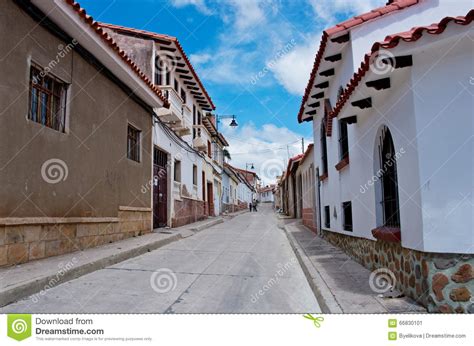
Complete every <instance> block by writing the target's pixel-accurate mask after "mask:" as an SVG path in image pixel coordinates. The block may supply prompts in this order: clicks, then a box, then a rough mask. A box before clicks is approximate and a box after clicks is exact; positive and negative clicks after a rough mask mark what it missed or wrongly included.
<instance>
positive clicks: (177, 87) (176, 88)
mask: <svg viewBox="0 0 474 346" xmlns="http://www.w3.org/2000/svg"><path fill="white" fill-rule="evenodd" d="M174 90H175V91H176V92H177V93H179V82H178V80H177V79H176V78H175V79H174Z"/></svg>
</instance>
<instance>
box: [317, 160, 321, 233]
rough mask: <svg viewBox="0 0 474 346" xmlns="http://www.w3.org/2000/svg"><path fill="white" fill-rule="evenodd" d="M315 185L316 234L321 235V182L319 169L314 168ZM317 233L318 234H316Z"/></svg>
mask: <svg viewBox="0 0 474 346" xmlns="http://www.w3.org/2000/svg"><path fill="white" fill-rule="evenodd" d="M316 183H317V185H318V189H317V191H318V192H317V201H318V230H317V231H316V234H317V233H319V235H321V230H322V223H321V180H320V179H319V167H318V168H316ZM318 231H319V232H318Z"/></svg>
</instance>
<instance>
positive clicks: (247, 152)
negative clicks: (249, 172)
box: [222, 122, 312, 184]
mask: <svg viewBox="0 0 474 346" xmlns="http://www.w3.org/2000/svg"><path fill="white" fill-rule="evenodd" d="M223 125H224V126H222V128H223V133H224V136H225V137H226V139H227V141H228V142H229V144H230V146H229V151H230V155H231V157H232V160H231V161H230V164H231V165H233V166H235V167H238V168H243V169H245V168H246V164H248V163H252V164H254V166H255V170H254V171H255V172H256V173H257V174H258V175H259V176H260V178H261V179H263V181H264V183H265V184H270V183H274V182H275V181H276V180H275V177H276V176H277V175H280V174H281V173H282V171H283V170H285V169H286V165H287V163H288V157H292V156H294V155H297V154H301V151H302V148H301V137H302V136H301V135H300V134H299V133H296V132H293V131H291V130H290V129H288V128H286V127H278V126H276V125H274V124H264V125H263V126H261V127H256V126H255V125H254V124H253V123H251V122H250V123H246V124H244V125H243V126H239V127H238V128H231V127H229V126H228V125H226V124H223ZM310 142H312V139H311V138H305V146H307V145H308V144H309V143H310ZM262 158H265V159H264V160H262Z"/></svg>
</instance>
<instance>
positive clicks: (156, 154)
mask: <svg viewBox="0 0 474 346" xmlns="http://www.w3.org/2000/svg"><path fill="white" fill-rule="evenodd" d="M167 163H168V154H167V153H165V152H164V151H163V150H160V149H158V148H157V147H154V148H153V164H155V165H157V166H159V167H161V168H166V165H167Z"/></svg>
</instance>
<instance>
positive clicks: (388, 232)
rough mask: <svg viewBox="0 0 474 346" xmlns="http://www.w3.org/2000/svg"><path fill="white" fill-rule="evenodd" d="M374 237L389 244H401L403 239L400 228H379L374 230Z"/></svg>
mask: <svg viewBox="0 0 474 346" xmlns="http://www.w3.org/2000/svg"><path fill="white" fill-rule="evenodd" d="M372 235H373V236H374V238H376V239H377V240H383V241H386V242H389V243H400V242H401V239H402V234H401V231H400V228H397V227H385V226H382V227H377V228H375V229H373V230H372Z"/></svg>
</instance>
